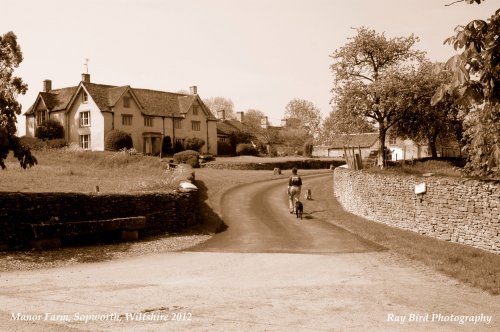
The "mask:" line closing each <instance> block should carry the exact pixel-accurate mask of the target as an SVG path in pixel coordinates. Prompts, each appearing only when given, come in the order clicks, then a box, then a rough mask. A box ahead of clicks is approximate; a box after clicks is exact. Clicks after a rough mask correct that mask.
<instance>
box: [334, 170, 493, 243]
mask: <svg viewBox="0 0 500 332" xmlns="http://www.w3.org/2000/svg"><path fill="white" fill-rule="evenodd" d="M421 183H425V185H426V192H425V193H424V194H422V195H421V196H417V195H416V194H415V185H417V184H421ZM334 190H335V196H336V197H337V199H338V201H339V202H340V203H341V204H342V206H343V207H344V209H346V210H347V211H349V212H351V213H354V214H356V215H359V216H362V217H365V218H367V219H370V220H374V221H377V222H381V223H384V224H387V225H390V226H393V227H398V228H402V229H406V230H411V231H414V232H417V233H419V234H423V235H428V236H432V237H435V238H438V239H441V240H445V241H453V242H458V243H462V244H466V245H470V246H473V247H476V248H480V249H484V250H488V251H491V252H494V253H500V184H499V183H498V182H484V181H477V180H468V179H460V178H445V177H417V176H402V175H382V174H374V173H369V172H367V171H354V170H348V169H343V168H336V169H335V171H334Z"/></svg>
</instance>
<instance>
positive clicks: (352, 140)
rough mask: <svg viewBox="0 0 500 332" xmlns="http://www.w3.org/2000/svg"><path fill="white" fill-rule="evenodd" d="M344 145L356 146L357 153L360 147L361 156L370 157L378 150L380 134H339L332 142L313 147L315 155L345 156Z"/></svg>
mask: <svg viewBox="0 0 500 332" xmlns="http://www.w3.org/2000/svg"><path fill="white" fill-rule="evenodd" d="M344 147H355V148H356V153H358V148H359V150H361V158H363V159H364V158H368V157H369V156H370V155H371V154H373V153H374V152H377V151H378V134H377V133H363V134H350V135H338V136H336V137H334V139H333V140H332V141H331V142H330V144H329V145H323V146H315V147H314V148H313V156H314V157H332V158H342V157H344Z"/></svg>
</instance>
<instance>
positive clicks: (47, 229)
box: [30, 216, 146, 250]
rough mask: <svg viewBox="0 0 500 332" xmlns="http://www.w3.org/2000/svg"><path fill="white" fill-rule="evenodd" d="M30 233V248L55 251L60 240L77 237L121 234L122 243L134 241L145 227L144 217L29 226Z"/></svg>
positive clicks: (59, 245) (59, 244)
mask: <svg viewBox="0 0 500 332" xmlns="http://www.w3.org/2000/svg"><path fill="white" fill-rule="evenodd" d="M30 226H31V231H32V236H33V238H32V240H31V246H32V247H33V248H35V249H38V250H42V249H55V248H59V247H61V238H62V237H70V236H79V235H89V234H97V233H105V232H111V231H119V232H121V233H120V235H121V239H122V240H123V241H135V240H137V239H138V238H139V230H140V229H143V228H144V227H145V226H146V217H144V216H137V217H128V218H112V219H103V220H91V221H76V222H67V223H47V224H30Z"/></svg>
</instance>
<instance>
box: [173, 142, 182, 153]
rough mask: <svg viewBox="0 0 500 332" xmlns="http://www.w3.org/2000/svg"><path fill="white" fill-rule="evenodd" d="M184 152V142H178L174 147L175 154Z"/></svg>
mask: <svg viewBox="0 0 500 332" xmlns="http://www.w3.org/2000/svg"><path fill="white" fill-rule="evenodd" d="M182 151H184V146H183V145H182V142H181V141H180V140H176V141H175V145H174V153H178V152H182Z"/></svg>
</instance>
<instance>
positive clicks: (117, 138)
mask: <svg viewBox="0 0 500 332" xmlns="http://www.w3.org/2000/svg"><path fill="white" fill-rule="evenodd" d="M104 144H105V149H106V150H108V151H119V150H121V149H131V148H133V146H134V144H133V142H132V136H130V134H129V133H126V132H124V131H121V130H117V129H114V130H111V131H110V132H109V133H107V134H106V137H105V139H104Z"/></svg>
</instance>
